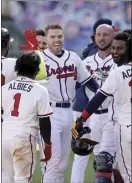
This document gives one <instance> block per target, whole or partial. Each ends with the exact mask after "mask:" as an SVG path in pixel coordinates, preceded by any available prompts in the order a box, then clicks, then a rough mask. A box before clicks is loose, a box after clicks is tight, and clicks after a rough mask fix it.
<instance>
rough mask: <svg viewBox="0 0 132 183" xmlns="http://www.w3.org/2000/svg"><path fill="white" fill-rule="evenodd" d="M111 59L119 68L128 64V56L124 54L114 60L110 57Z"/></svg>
mask: <svg viewBox="0 0 132 183" xmlns="http://www.w3.org/2000/svg"><path fill="white" fill-rule="evenodd" d="M112 58H113V61H114V62H115V63H116V64H117V65H118V66H121V65H123V64H125V63H128V62H129V56H128V54H126V53H124V54H122V55H120V56H119V58H118V59H115V58H114V56H113V55H112Z"/></svg>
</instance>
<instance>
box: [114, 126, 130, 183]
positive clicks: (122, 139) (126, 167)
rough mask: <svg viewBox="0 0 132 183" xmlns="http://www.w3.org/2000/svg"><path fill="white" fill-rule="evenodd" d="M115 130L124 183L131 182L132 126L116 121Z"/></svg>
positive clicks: (118, 158)
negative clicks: (122, 124) (121, 124)
mask: <svg viewBox="0 0 132 183" xmlns="http://www.w3.org/2000/svg"><path fill="white" fill-rule="evenodd" d="M114 130H115V135H116V136H115V137H116V153H117V160H118V165H119V170H120V172H121V175H122V177H123V179H124V183H131V181H132V180H131V176H132V175H131V171H132V170H131V167H132V164H131V162H132V158H131V148H132V147H131V145H132V144H131V143H132V142H131V126H129V127H127V126H120V125H119V124H118V123H116V124H115V126H114Z"/></svg>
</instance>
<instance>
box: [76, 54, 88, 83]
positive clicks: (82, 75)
mask: <svg viewBox="0 0 132 183" xmlns="http://www.w3.org/2000/svg"><path fill="white" fill-rule="evenodd" d="M77 72H78V82H79V83H80V84H81V85H83V84H85V83H86V82H87V81H89V80H90V79H91V75H90V73H89V72H88V71H87V69H86V68H85V66H84V64H83V61H82V60H81V59H80V57H79V56H78V55H77Z"/></svg>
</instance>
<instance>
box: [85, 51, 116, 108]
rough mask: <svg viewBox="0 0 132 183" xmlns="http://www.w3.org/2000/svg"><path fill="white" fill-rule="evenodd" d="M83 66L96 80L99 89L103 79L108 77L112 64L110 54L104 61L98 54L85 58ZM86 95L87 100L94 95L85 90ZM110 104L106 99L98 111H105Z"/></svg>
mask: <svg viewBox="0 0 132 183" xmlns="http://www.w3.org/2000/svg"><path fill="white" fill-rule="evenodd" d="M83 64H84V66H85V67H86V69H87V70H88V72H90V73H91V75H92V77H93V78H95V79H96V81H97V82H98V84H99V86H100V87H101V86H102V84H103V83H104V81H105V79H106V78H107V77H108V74H109V72H110V69H111V67H112V65H113V64H114V62H113V59H112V56H111V54H110V55H108V56H107V57H106V58H105V59H102V58H101V57H100V56H99V54H98V52H97V53H96V54H95V55H92V56H90V57H87V58H86V59H84V60H83ZM85 91H86V94H87V96H88V98H89V99H91V98H92V97H93V96H94V93H93V92H91V91H90V90H89V89H88V88H86V90H85ZM109 103H110V99H107V100H106V101H104V102H103V104H102V106H101V107H100V108H99V109H107V108H108V105H109Z"/></svg>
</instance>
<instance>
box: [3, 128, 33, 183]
mask: <svg viewBox="0 0 132 183" xmlns="http://www.w3.org/2000/svg"><path fill="white" fill-rule="evenodd" d="M14 133H15V132H11V131H4V132H2V183H29V182H30V181H31V178H32V175H33V173H34V170H35V165H36V139H35V137H33V136H31V135H29V134H24V133H21V132H20V133H19V134H17V135H15V134H14Z"/></svg>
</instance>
